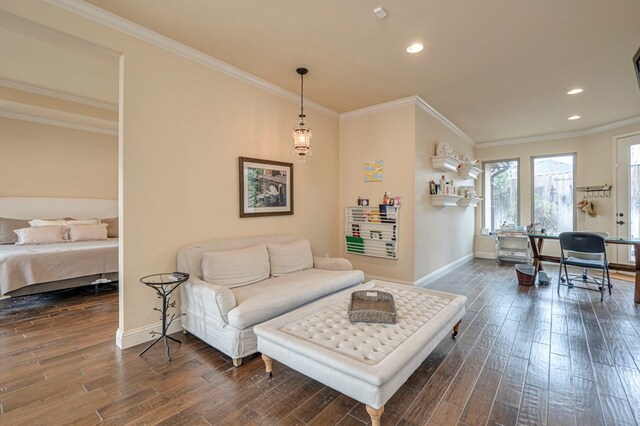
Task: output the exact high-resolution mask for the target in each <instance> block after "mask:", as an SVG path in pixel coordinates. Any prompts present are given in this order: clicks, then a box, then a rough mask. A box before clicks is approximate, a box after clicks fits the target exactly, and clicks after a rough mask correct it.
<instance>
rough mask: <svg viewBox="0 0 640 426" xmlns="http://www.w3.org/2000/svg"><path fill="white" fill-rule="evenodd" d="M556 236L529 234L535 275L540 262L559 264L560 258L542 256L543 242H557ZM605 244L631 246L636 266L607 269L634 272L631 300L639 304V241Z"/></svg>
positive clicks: (620, 264) (609, 241)
mask: <svg viewBox="0 0 640 426" xmlns="http://www.w3.org/2000/svg"><path fill="white" fill-rule="evenodd" d="M558 239H560V238H559V237H558V236H557V235H545V234H529V240H530V241H531V252H532V254H533V266H534V267H535V268H536V274H537V273H538V271H544V268H543V267H542V263H541V262H553V263H560V257H558V256H548V255H545V254H542V249H543V247H544V240H558ZM605 242H606V243H607V244H623V245H628V246H631V245H632V246H633V248H634V249H633V250H634V253H635V256H636V264H635V265H630V264H625V263H613V262H609V269H613V270H616V271H625V272H635V274H636V287H635V293H634V296H633V300H634V301H635V302H636V303H640V240H623V239H617V238H607V239H605Z"/></svg>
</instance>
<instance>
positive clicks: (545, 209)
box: [533, 155, 575, 234]
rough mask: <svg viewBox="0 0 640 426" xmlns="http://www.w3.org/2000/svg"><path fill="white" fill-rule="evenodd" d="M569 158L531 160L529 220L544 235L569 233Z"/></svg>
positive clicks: (571, 214) (571, 184)
mask: <svg viewBox="0 0 640 426" xmlns="http://www.w3.org/2000/svg"><path fill="white" fill-rule="evenodd" d="M574 159H575V157H574V156H573V155H563V156H557V157H543V158H534V160H533V221H534V222H535V223H537V224H538V225H539V226H540V227H541V228H544V229H545V231H546V232H547V233H551V234H558V233H560V232H565V231H573V218H574V201H573V190H574V181H573V178H574V176H573V163H574Z"/></svg>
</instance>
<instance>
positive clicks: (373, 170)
mask: <svg viewBox="0 0 640 426" xmlns="http://www.w3.org/2000/svg"><path fill="white" fill-rule="evenodd" d="M383 164H384V162H383V161H382V160H375V161H368V162H366V163H364V169H363V175H364V181H365V182H382V169H383Z"/></svg>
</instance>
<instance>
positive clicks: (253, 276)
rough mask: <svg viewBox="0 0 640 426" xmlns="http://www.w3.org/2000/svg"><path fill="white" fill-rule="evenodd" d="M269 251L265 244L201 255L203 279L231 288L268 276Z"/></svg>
mask: <svg viewBox="0 0 640 426" xmlns="http://www.w3.org/2000/svg"><path fill="white" fill-rule="evenodd" d="M269 273H270V268H269V253H268V252H267V246H266V245H265V244H258V245H255V246H251V247H246V248H242V249H238V250H227V251H211V252H207V253H204V254H203V255H202V274H203V279H204V280H205V281H206V282H209V283H211V284H217V285H222V286H225V287H229V288H233V287H240V286H243V285H247V284H253V283H257V282H258V281H262V280H264V279H267V278H269Z"/></svg>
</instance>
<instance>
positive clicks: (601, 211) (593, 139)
mask: <svg viewBox="0 0 640 426" xmlns="http://www.w3.org/2000/svg"><path fill="white" fill-rule="evenodd" d="M639 130H640V125H634V126H628V127H624V128H619V129H614V130H609V131H606V132H602V133H598V134H594V135H589V136H581V137H576V138H568V139H560V140H551V141H543V142H531V143H526V144H515V145H504V146H497V147H488V148H481V147H477V149H476V156H477V158H478V159H480V160H481V161H487V160H500V159H510V158H519V159H520V223H521V224H528V223H530V222H531V189H532V187H531V186H532V182H531V157H532V156H537V155H547V154H564V153H576V159H577V164H576V186H589V185H592V186H593V185H603V184H604V183H609V184H614V190H615V169H614V149H615V148H614V137H615V136H616V135H622V134H625V133H629V132H633V131H639ZM478 188H479V189H478V190H479V191H482V185H481V182H479V183H478ZM576 197H577V198H576V201H577V200H578V199H581V198H582V194H581V193H577V194H576ZM594 205H595V208H596V212H597V216H596V217H593V218H592V217H590V216H589V215H587V214H586V213H583V212H578V214H577V220H576V224H577V230H601V231H606V232H610V233H612V234H614V233H615V229H614V214H615V211H614V210H615V206H614V197H611V198H597V199H594ZM481 228H482V211H481V209H478V211H477V214H476V231H477V232H476V233H477V234H479V233H480V229H481ZM554 249H555V248H554V247H553V244H549V250H554ZM475 251H476V252H478V253H483V254H490V253H491V254H492V253H494V252H495V244H494V240H493V238H492V237H486V236H480V235H477V236H476V242H475Z"/></svg>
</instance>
